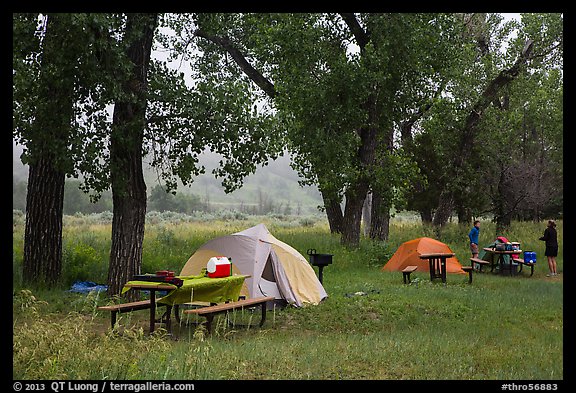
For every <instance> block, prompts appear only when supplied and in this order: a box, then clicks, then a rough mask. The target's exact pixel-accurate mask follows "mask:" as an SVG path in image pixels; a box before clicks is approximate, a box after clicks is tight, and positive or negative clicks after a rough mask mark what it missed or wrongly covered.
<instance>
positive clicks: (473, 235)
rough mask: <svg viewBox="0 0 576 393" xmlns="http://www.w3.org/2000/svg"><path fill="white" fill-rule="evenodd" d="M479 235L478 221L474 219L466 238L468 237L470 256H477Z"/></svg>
mask: <svg viewBox="0 0 576 393" xmlns="http://www.w3.org/2000/svg"><path fill="white" fill-rule="evenodd" d="M479 236H480V221H478V220H476V221H474V226H473V227H472V229H471V230H470V232H469V233H468V238H469V239H470V251H471V252H472V258H478V237H479Z"/></svg>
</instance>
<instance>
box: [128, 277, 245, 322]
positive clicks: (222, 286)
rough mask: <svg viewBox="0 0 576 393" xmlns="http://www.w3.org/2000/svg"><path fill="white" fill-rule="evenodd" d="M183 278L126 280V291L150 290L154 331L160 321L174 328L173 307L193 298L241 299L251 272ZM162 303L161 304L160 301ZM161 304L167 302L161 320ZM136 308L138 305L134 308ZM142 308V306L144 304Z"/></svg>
mask: <svg viewBox="0 0 576 393" xmlns="http://www.w3.org/2000/svg"><path fill="white" fill-rule="evenodd" d="M177 277H179V278H181V279H182V280H183V284H182V286H180V287H178V286H176V285H173V284H166V283H161V282H151V281H137V280H133V281H128V282H127V283H126V284H124V288H123V290H122V293H124V292H126V291H128V290H130V289H133V290H139V291H148V292H150V304H149V307H150V333H152V332H153V331H154V328H155V324H156V322H160V323H165V324H166V329H167V330H168V331H170V328H171V326H170V315H171V313H172V307H173V306H176V307H178V305H179V304H185V303H192V302H208V303H210V304H217V303H223V302H228V301H236V300H238V297H239V294H240V290H241V288H242V284H244V280H245V279H246V278H248V277H250V276H249V275H243V274H235V275H232V276H227V277H221V278H209V277H200V276H177ZM158 291H168V294H167V295H166V296H164V297H162V298H160V299H158V300H156V292H158ZM157 303H158V304H157ZM157 305H166V308H167V309H166V312H165V313H164V315H163V316H162V317H161V319H160V321H157V320H156V307H157ZM134 309H136V308H134ZM140 309H141V308H140Z"/></svg>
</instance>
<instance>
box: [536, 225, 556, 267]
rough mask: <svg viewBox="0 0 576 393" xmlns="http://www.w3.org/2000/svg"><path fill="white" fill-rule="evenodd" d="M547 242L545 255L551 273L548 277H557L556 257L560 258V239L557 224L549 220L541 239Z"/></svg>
mask: <svg viewBox="0 0 576 393" xmlns="http://www.w3.org/2000/svg"><path fill="white" fill-rule="evenodd" d="M540 240H544V241H545V242H546V251H545V252H544V255H546V257H547V258H548V269H550V273H548V274H547V275H546V277H550V276H556V275H557V274H558V273H557V272H556V257H557V256H558V237H557V234H556V223H555V222H554V220H548V226H547V227H546V229H545V230H544V236H542V237H541V238H540Z"/></svg>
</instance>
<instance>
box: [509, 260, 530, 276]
mask: <svg viewBox="0 0 576 393" xmlns="http://www.w3.org/2000/svg"><path fill="white" fill-rule="evenodd" d="M512 261H514V262H516V263H518V264H519V265H520V270H518V273H520V272H521V271H522V266H530V277H532V275H533V274H534V265H535V264H534V263H532V262H524V259H522V258H512Z"/></svg>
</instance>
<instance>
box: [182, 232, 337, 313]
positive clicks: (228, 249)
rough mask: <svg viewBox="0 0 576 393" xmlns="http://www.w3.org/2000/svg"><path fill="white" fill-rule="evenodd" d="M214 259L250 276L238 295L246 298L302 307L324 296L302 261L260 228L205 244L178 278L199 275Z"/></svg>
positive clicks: (282, 243) (290, 249)
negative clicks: (221, 259)
mask: <svg viewBox="0 0 576 393" xmlns="http://www.w3.org/2000/svg"><path fill="white" fill-rule="evenodd" d="M215 256H226V257H228V258H230V261H231V262H232V271H233V273H234V274H246V275H249V276H250V278H247V279H246V280H245V282H244V286H243V287H242V290H241V292H240V294H241V295H245V296H246V297H247V298H255V297H260V296H274V298H275V299H276V302H275V303H277V304H284V305H285V304H291V305H293V306H296V307H302V306H303V305H305V304H314V305H316V304H319V303H320V302H321V301H322V300H324V299H325V298H326V297H327V296H328V295H327V294H326V291H325V290H324V287H323V286H322V284H321V283H320V281H319V280H318V278H317V277H316V274H315V272H314V269H313V268H312V266H311V265H310V264H309V263H308V261H307V260H306V258H304V257H303V256H302V255H301V254H300V253H299V252H298V251H296V250H295V249H294V248H292V247H291V246H289V245H288V244H286V243H284V242H282V241H280V240H278V239H276V238H275V237H274V236H272V235H271V234H270V232H269V231H268V229H267V228H266V226H265V225H264V224H258V225H256V226H254V227H252V228H248V229H246V230H244V231H241V232H238V233H234V234H231V235H227V236H222V237H219V238H215V239H212V240H210V241H208V242H206V243H205V244H204V245H202V246H201V247H200V248H199V249H198V250H197V251H196V252H195V253H194V254H193V255H192V256H191V257H190V259H188V262H186V264H185V265H184V267H183V268H182V271H181V273H180V274H181V275H183V276H186V275H196V274H199V273H200V271H201V270H202V268H204V267H206V264H207V263H208V260H209V259H210V258H211V257H215Z"/></svg>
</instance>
